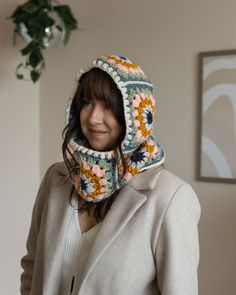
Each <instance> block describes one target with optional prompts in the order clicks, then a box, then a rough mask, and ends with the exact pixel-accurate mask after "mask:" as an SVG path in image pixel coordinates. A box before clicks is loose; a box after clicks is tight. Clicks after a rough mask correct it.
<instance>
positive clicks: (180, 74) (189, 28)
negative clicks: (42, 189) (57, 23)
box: [0, 0, 236, 295]
mask: <svg viewBox="0 0 236 295" xmlns="http://www.w3.org/2000/svg"><path fill="white" fill-rule="evenodd" d="M63 2H64V3H68V4H70V5H71V7H72V9H73V11H74V13H75V14H76V15H77V17H78V19H79V21H80V27H81V30H80V31H78V32H76V33H73V34H72V38H71V42H70V43H69V45H68V46H67V47H64V46H60V47H58V48H56V49H54V50H51V51H48V52H47V53H46V66H47V67H46V72H45V73H44V75H43V78H42V80H41V82H40V84H39V85H37V86H32V85H31V84H30V83H27V84H24V83H22V82H18V81H16V80H15V79H14V77H13V72H14V67H15V65H16V64H17V63H18V62H19V60H20V56H19V54H17V50H16V49H19V46H18V47H17V48H16V49H14V48H12V44H11V29H12V27H11V26H10V25H9V23H8V22H7V21H5V20H4V18H5V16H7V15H8V14H9V12H10V11H12V9H13V7H14V6H15V5H16V1H4V0H0V4H1V16H2V17H3V19H2V20H1V24H0V30H1V34H0V36H1V37H0V38H1V45H0V54H1V59H0V60H1V68H0V85H1V88H0V95H1V98H0V104H1V107H0V112H1V116H0V120H1V127H0V130H1V140H2V144H1V151H2V153H1V160H2V161H1V163H2V167H3V169H2V170H1V171H2V175H1V179H2V180H3V179H4V181H2V183H3V185H2V190H1V192H2V203H1V207H0V208H1V209H0V210H1V215H0V218H1V227H3V228H2V232H3V233H4V237H6V238H5V239H3V242H2V244H1V250H2V251H1V254H0V255H1V257H0V258H1V262H2V263H1V266H0V267H1V269H0V272H1V274H2V284H1V287H0V289H1V293H2V294H16V291H15V290H16V288H18V273H19V266H18V258H19V256H20V255H23V254H24V243H25V236H26V232H27V230H28V223H29V220H28V219H29V216H30V210H31V206H32V202H33V199H34V197H32V195H33V194H34V193H35V190H36V184H37V182H38V170H37V168H38V166H39V152H40V155H41V160H40V167H41V176H42V174H43V172H44V171H45V169H46V168H47V167H48V165H49V164H51V163H52V162H54V161H58V160H60V159H61V151H60V144H61V130H62V128H63V127H64V110H65V107H66V101H67V98H68V97H69V95H70V93H71V91H72V88H73V85H74V76H75V73H76V72H78V70H79V69H80V68H81V67H83V66H84V65H86V64H87V63H88V62H90V61H91V59H92V58H95V57H97V56H99V55H101V54H107V53H117V54H120V55H123V56H127V57H130V58H131V59H134V60H135V61H137V62H138V63H139V64H140V65H141V66H142V67H143V69H144V70H145V71H146V72H147V74H149V76H150V78H151V79H152V81H153V83H154V85H155V86H156V88H157V89H156V94H157V99H158V104H157V113H158V124H157V129H156V130H157V131H156V134H157V135H158V137H159V139H160V142H161V143H162V144H163V146H164V148H165V149H166V152H167V167H168V168H169V169H170V170H171V171H173V172H175V173H176V174H178V175H179V176H180V177H182V178H184V179H186V180H187V181H189V182H190V183H191V184H192V185H193V187H194V188H195V190H196V191H197V193H198V195H199V199H200V202H201V206H202V218H201V222H200V241H201V263H200V268H199V280H200V282H199V285H200V286H199V287H200V291H199V294H200V295H222V294H225V295H226V294H227V295H234V294H235V289H236V280H235V277H236V263H235V261H236V257H235V256H236V254H235V253H236V251H235V249H236V234H235V230H234V225H235V224H236V214H235V212H236V193H235V188H236V186H235V185H233V184H215V183H203V182H196V181H195V170H196V146H197V130H196V127H197V100H198V97H197V91H198V89H197V86H198V83H197V54H198V52H200V51H208V50H220V49H232V48H235V47H236V18H235V11H236V2H235V1H233V0H225V1H215V0H204V1H203V0H199V1H190V0H179V1H173V0H172V1H170V0H166V1H160V0H146V1H141V0H129V1H127V0H120V1H111V0H97V1H92V0H70V1H63ZM39 86H40V89H39V88H38V87H39ZM39 93H40V108H39ZM14 106H15V108H14ZM39 110H40V130H39V125H38V118H39V117H38V116H39ZM10 114H11V116H10ZM9 118H10V120H9ZM5 127H6V128H5ZM39 132H40V143H39V141H38V139H39ZM16 148H17V152H15V150H16ZM29 179H30V181H29ZM26 183H27V185H26ZM29 184H30V185H29ZM8 208H11V210H8V211H10V212H7V209H8ZM9 213H13V214H12V215H11V216H12V217H13V218H11V221H10V222H8V223H7V221H8V220H9V217H10V215H9ZM6 226H8V228H6ZM10 254H11V255H10ZM180 271H181V270H180Z"/></svg>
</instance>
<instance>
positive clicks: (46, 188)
mask: <svg viewBox="0 0 236 295" xmlns="http://www.w3.org/2000/svg"><path fill="white" fill-rule="evenodd" d="M71 191H72V184H71V182H70V181H69V180H68V179H67V178H66V168H65V165H64V164H63V163H57V164H54V165H53V166H52V167H51V168H49V170H48V171H47V173H46V175H45V177H44V179H43V181H42V184H41V186H40V189H39V192H38V196H37V199H36V202H35V205H34V209H33V214H32V222H31V227H30V231H29V236H28V240H27V254H26V256H24V257H23V258H22V260H21V264H22V267H23V270H24V271H23V273H22V276H21V294H22V295H59V294H60V280H61V270H62V258H63V251H64V242H65V233H66V229H67V227H68V225H69V222H70V218H71V214H72V212H73V209H72V207H71V205H70V193H71ZM73 198H76V196H75V195H74V196H73V197H72V199H73ZM72 201H73V200H72ZM199 216H200V206H199V202H198V199H197V197H196V194H195V192H194V191H193V189H192V188H191V187H190V185H188V184H187V183H185V182H184V181H182V180H181V179H179V178H178V177H176V176H175V175H173V174H172V173H170V172H168V171H167V170H165V169H152V170H148V171H146V172H142V173H140V174H138V175H136V176H134V177H133V179H132V180H131V182H130V183H129V184H127V185H126V186H125V187H124V188H123V189H122V190H121V191H120V193H119V195H118V197H117V198H116V200H115V202H114V203H113V205H112V207H111V209H110V210H109V212H108V214H107V215H106V217H105V219H104V220H103V223H102V225H101V227H100V228H99V231H98V234H97V236H96V238H95V241H94V244H93V246H92V249H91V252H90V254H89V257H88V259H87V262H86V265H85V267H84V269H83V270H81V271H80V273H79V274H75V281H74V287H73V291H72V293H71V294H73V295H154V294H155V295H158V294H163V295H197V294H198V280H197V268H198V262H199V242H198V229H197V225H198V221H199ZM69 294H70V292H69V293H68V294H63V295H69Z"/></svg>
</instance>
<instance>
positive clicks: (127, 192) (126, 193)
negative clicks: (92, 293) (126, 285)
mask: <svg viewBox="0 0 236 295" xmlns="http://www.w3.org/2000/svg"><path fill="white" fill-rule="evenodd" d="M146 199H147V197H146V196H145V195H143V194H140V193H139V192H137V191H135V190H134V189H133V188H132V187H131V186H129V185H126V187H125V188H124V189H123V190H122V191H121V192H120V193H119V195H118V196H117V198H116V200H115V202H114V204H113V205H112V207H111V209H110V210H109V212H108V213H107V215H106V217H105V219H104V220H103V224H102V226H101V227H100V229H99V232H98V234H97V236H96V238H95V241H94V244H93V246H92V249H91V252H90V254H89V256H88V260H87V263H86V265H85V269H84V271H83V274H82V276H81V278H80V277H79V282H78V289H79V290H80V292H79V294H83V288H84V286H85V285H86V282H87V280H88V277H89V275H90V273H91V272H92V271H93V269H94V267H95V266H96V264H97V263H98V261H99V260H100V259H101V257H102V256H103V254H104V253H105V252H106V251H107V249H108V248H109V247H110V245H111V244H112V242H113V241H114V240H115V239H116V237H117V236H118V235H119V234H120V232H121V231H122V229H123V228H124V227H125V226H126V224H127V223H128V222H129V220H130V219H131V218H132V216H133V215H134V214H135V212H136V211H137V210H138V209H139V208H140V207H141V206H142V205H143V203H144V202H145V201H146Z"/></svg>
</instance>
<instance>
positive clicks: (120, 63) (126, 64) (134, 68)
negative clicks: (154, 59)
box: [107, 55, 144, 74]
mask: <svg viewBox="0 0 236 295" xmlns="http://www.w3.org/2000/svg"><path fill="white" fill-rule="evenodd" d="M107 60H108V61H110V62H111V63H115V64H116V65H117V67H118V68H119V69H120V70H121V71H123V72H125V73H126V74H129V73H131V74H144V73H143V71H142V69H141V68H140V67H139V66H138V65H137V64H135V63H133V62H131V61H129V60H127V59H126V58H122V57H118V56H113V55H109V56H107Z"/></svg>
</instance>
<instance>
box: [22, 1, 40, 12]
mask: <svg viewBox="0 0 236 295" xmlns="http://www.w3.org/2000/svg"><path fill="white" fill-rule="evenodd" d="M22 8H23V10H24V11H25V12H28V13H30V14H33V13H35V12H36V11H38V10H39V6H38V5H37V4H35V3H32V2H27V3H25V5H23V7H22Z"/></svg>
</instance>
